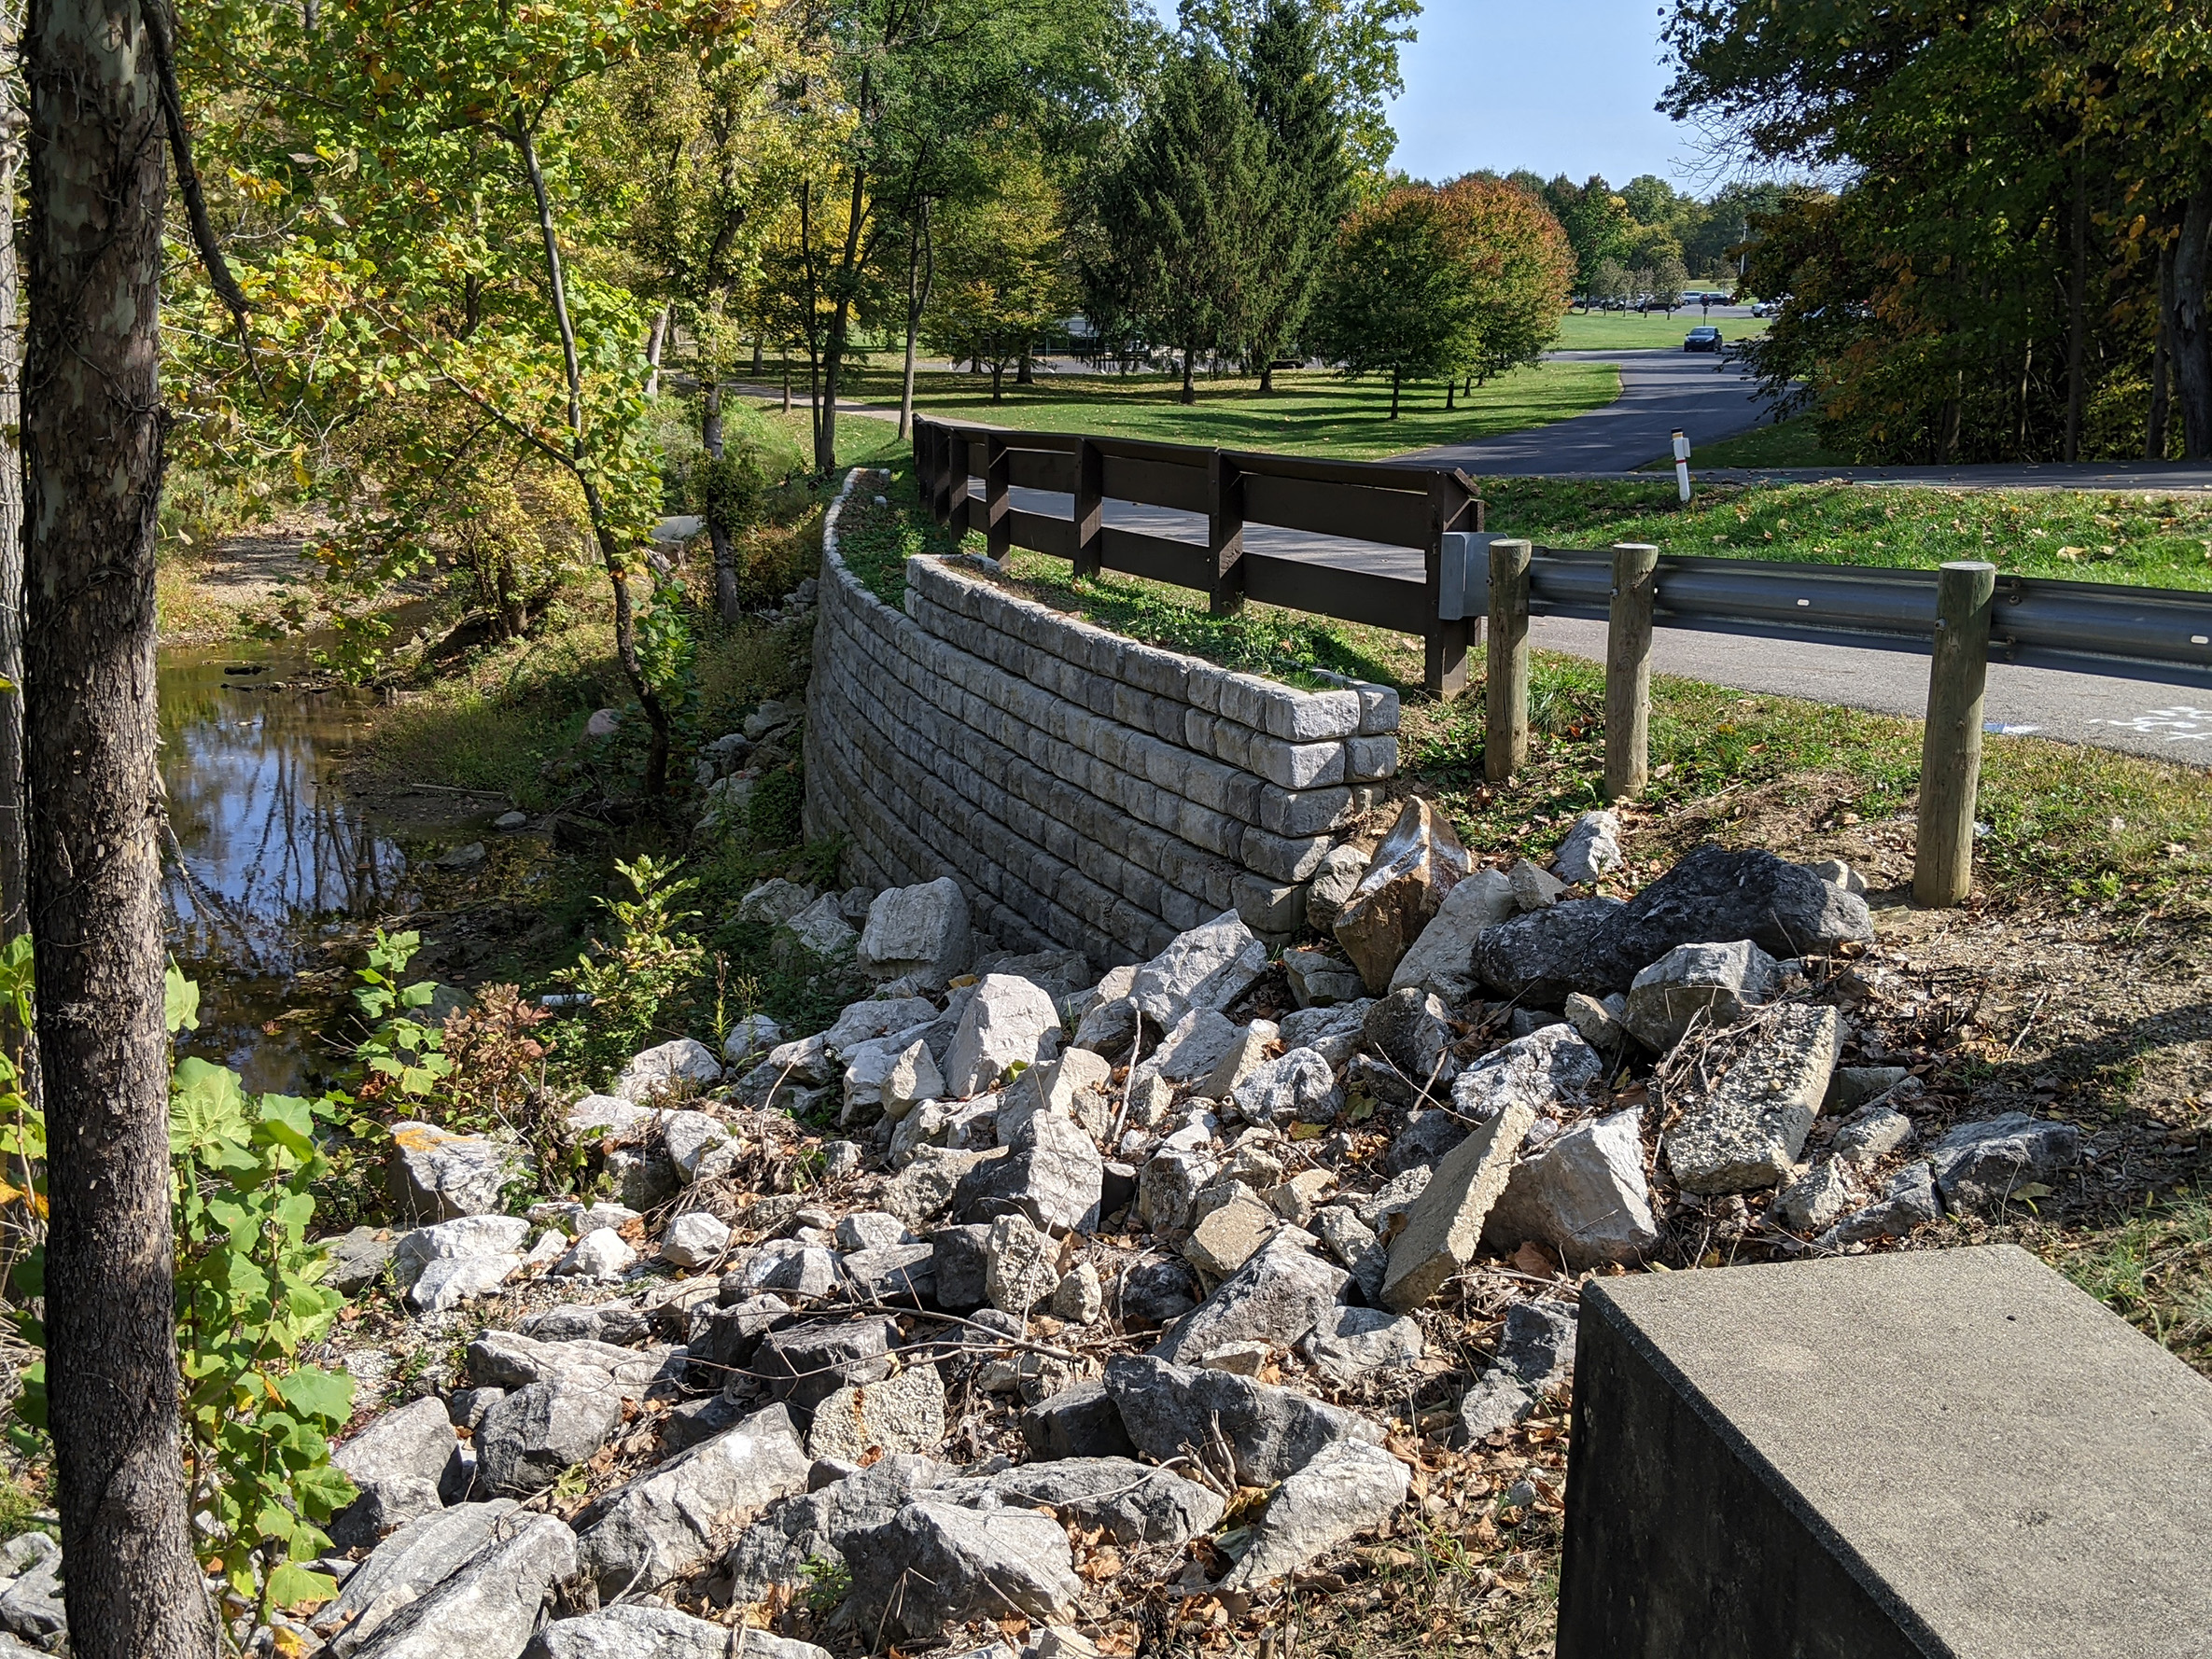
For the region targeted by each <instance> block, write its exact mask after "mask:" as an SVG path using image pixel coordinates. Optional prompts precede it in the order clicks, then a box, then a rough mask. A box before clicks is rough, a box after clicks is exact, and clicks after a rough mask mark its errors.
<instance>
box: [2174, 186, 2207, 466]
mask: <svg viewBox="0 0 2212 1659" xmlns="http://www.w3.org/2000/svg"><path fill="white" fill-rule="evenodd" d="M2207 233H2212V187H2205V188H2200V189H2199V190H2198V191H2197V193H2196V194H2195V195H2193V196H2191V198H2190V199H2189V210H2188V212H2186V213H2185V214H2184V215H2183V216H2182V218H2181V240H2180V242H2179V243H2178V244H2176V246H2175V248H2174V307H2173V310H2172V311H2171V312H2169V313H2168V314H2167V318H2168V320H2167V326H2166V329H2167V331H2166V349H2167V350H2168V351H2169V352H2171V353H2172V354H2173V357H2174V391H2175V394H2176V396H2177V398H2178V399H2179V401H2180V404H2181V446H2182V448H2181V453H2182V454H2183V455H2184V456H2185V457H2186V458H2188V459H2189V460H2191V461H2207V460H2212V327H2208V326H2207V324H2208V321H2212V319H2207V318H2206V316H2205V239H2206V235H2207Z"/></svg>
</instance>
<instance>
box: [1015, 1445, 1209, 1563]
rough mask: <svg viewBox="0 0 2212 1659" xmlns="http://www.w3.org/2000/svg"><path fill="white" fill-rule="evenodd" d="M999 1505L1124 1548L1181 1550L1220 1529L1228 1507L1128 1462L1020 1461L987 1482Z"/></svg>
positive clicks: (1200, 1489) (1174, 1477)
mask: <svg viewBox="0 0 2212 1659" xmlns="http://www.w3.org/2000/svg"><path fill="white" fill-rule="evenodd" d="M987 1489H988V1491H989V1492H990V1494H991V1496H992V1497H993V1498H994V1499H997V1500H998V1501H1000V1502H1004V1503H1015V1504H1022V1505H1027V1506H1029V1507H1030V1508H1036V1509H1049V1510H1052V1511H1054V1512H1055V1513H1057V1514H1058V1516H1059V1518H1060V1519H1061V1520H1062V1521H1064V1522H1067V1523H1069V1524H1070V1525H1071V1526H1075V1527H1083V1528H1085V1530H1089V1529H1091V1528H1098V1529H1100V1530H1102V1531H1104V1532H1105V1534H1106V1535H1107V1536H1108V1537H1109V1538H1111V1539H1113V1541H1114V1542H1115V1543H1118V1544H1124V1545H1135V1544H1164V1545H1166V1546H1167V1547H1168V1548H1169V1549H1181V1548H1182V1547H1183V1545H1184V1544H1186V1543H1188V1542H1189V1541H1190V1540H1192V1539H1194V1538H1196V1537H1197V1536H1198V1535H1199V1534H1201V1533H1207V1532H1211V1531H1212V1530H1213V1528H1214V1527H1216V1526H1218V1525H1220V1523H1221V1518H1222V1515H1223V1513H1224V1512H1225V1510H1226V1508H1227V1506H1226V1505H1225V1503H1224V1502H1223V1501H1222V1499H1221V1498H1220V1497H1219V1496H1218V1495H1217V1494H1215V1493H1213V1492H1211V1491H1209V1490H1208V1489H1207V1488H1206V1487H1204V1486H1201V1485H1198V1484H1197V1482H1196V1481H1188V1480H1185V1479H1183V1476H1181V1475H1179V1474H1176V1473H1173V1472H1172V1471H1169V1470H1165V1469H1150V1468H1147V1467H1146V1466H1145V1465H1143V1464H1141V1463H1138V1462H1134V1461H1132V1460H1131V1459H1129V1458H1127V1457H1065V1458H1061V1459H1059V1460H1058V1461H1057V1462H1050V1463H1025V1464H1023V1465H1022V1466H1021V1467H1020V1468H1018V1469H1009V1470H1006V1471H1003V1472H1001V1473H999V1474H995V1475H993V1476H991V1477H990V1479H989V1481H988V1483H987Z"/></svg>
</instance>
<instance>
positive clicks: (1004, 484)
mask: <svg viewBox="0 0 2212 1659" xmlns="http://www.w3.org/2000/svg"><path fill="white" fill-rule="evenodd" d="M1013 510H1014V488H1013V468H1012V467H1010V466H1009V465H1008V463H1007V457H1006V439H1004V438H1003V437H1001V435H1000V434H998V433H996V432H993V433H991V434H990V435H989V436H987V438H985V439H984V440H983V534H984V537H985V547H984V551H986V552H987V553H988V554H989V555H990V557H991V558H992V559H993V560H994V561H996V562H998V563H1001V564H1003V563H1004V562H1005V559H1006V555H1007V554H1008V553H1011V552H1012V551H1014V542H1013V539H1012V535H1013V530H1014V526H1013V525H1012V524H1010V523H1007V522H1006V515H1007V514H1008V513H1010V512H1012V511H1013Z"/></svg>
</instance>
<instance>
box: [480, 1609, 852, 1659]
mask: <svg viewBox="0 0 2212 1659" xmlns="http://www.w3.org/2000/svg"><path fill="white" fill-rule="evenodd" d="M739 1639H740V1636H739V1633H738V1632H737V1631H735V1630H732V1629H731V1628H730V1627H729V1626H728V1625H726V1624H708V1623H707V1621H706V1620H705V1619H694V1618H693V1617H692V1615H691V1614H689V1613H679V1612H678V1611H677V1610H675V1609H674V1608H672V1607H609V1608H602V1609H600V1610H599V1611H597V1612H595V1613H586V1614H584V1615H583V1617H581V1618H580V1619H558V1620H555V1621H554V1622H553V1624H548V1625H547V1626H546V1627H545V1628H544V1629H543V1630H540V1631H539V1633H538V1634H537V1635H536V1636H535V1637H533V1638H531V1641H530V1645H529V1646H528V1647H527V1648H525V1650H524V1651H523V1659H731V1654H732V1652H734V1650H735V1644H736V1643H737V1642H738V1641H739ZM816 1651H817V1652H819V1649H818V1650H816Z"/></svg>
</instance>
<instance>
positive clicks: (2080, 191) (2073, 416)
mask: <svg viewBox="0 0 2212 1659" xmlns="http://www.w3.org/2000/svg"><path fill="white" fill-rule="evenodd" d="M2084 142H2085V143H2086V141H2084ZM2066 309H2067V312H2068V314H2069V315H2068V324H2067V329H2066V448H2065V458H2066V459H2067V460H2069V461H2079V460H2080V459H2081V404H2082V400H2083V397H2084V392H2085V387H2084V379H2085V377H2086V375H2087V373H2088V369H2087V367H2086V365H2085V364H2084V362H2083V360H2082V359H2083V355H2084V348H2085V346H2086V343H2087V342H2088V339H2089V162H2088V158H2087V157H2086V156H2078V157H2077V158H2076V160H2075V162H2074V274H2073V278H2072V281H2071V283H2070V285H2069V286H2068V289H2067V293H2066Z"/></svg>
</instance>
